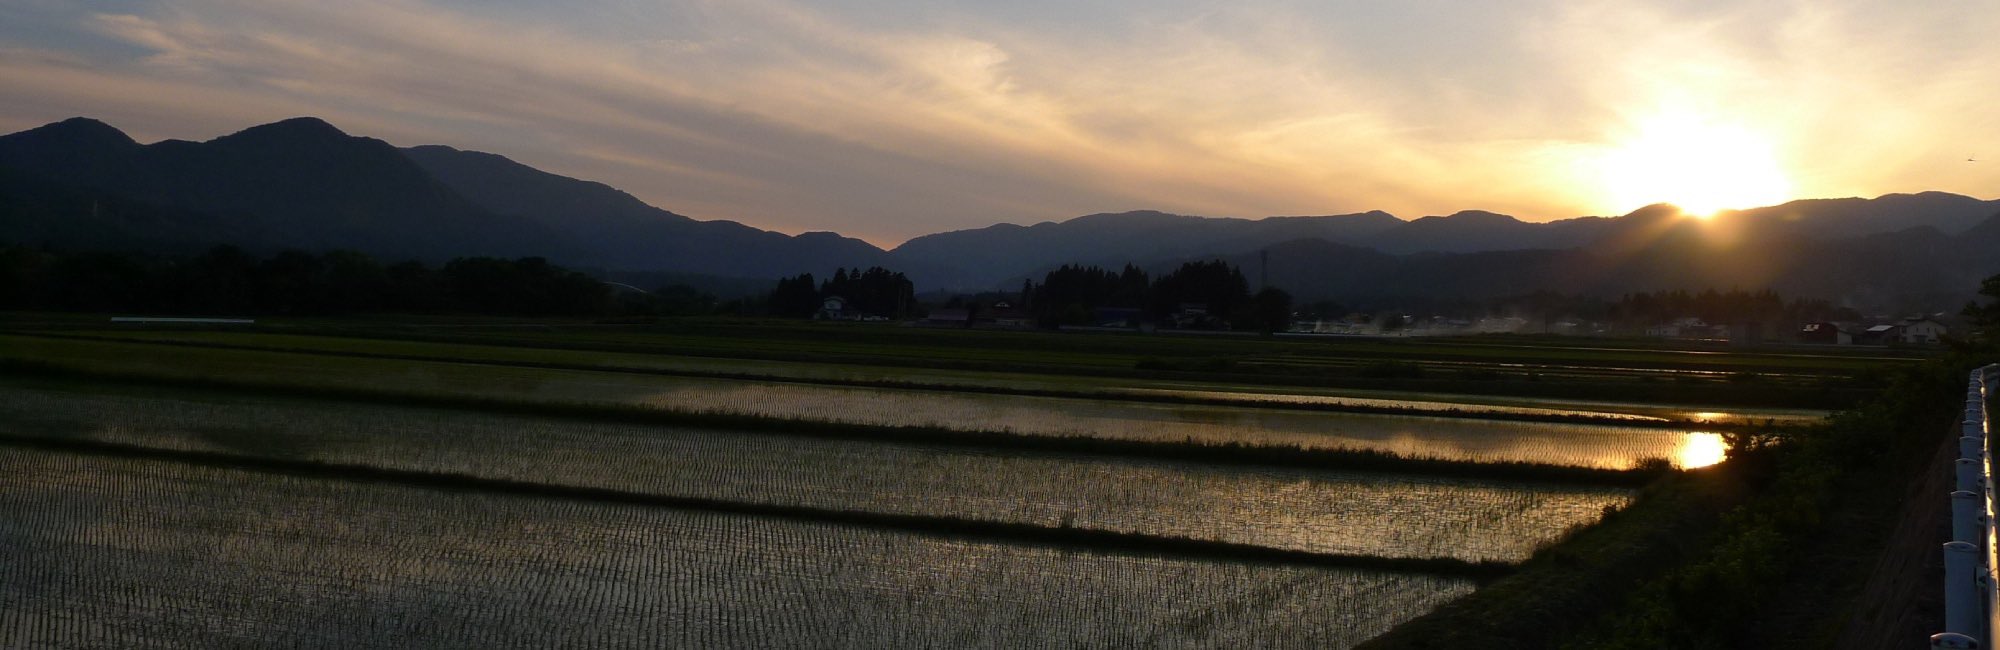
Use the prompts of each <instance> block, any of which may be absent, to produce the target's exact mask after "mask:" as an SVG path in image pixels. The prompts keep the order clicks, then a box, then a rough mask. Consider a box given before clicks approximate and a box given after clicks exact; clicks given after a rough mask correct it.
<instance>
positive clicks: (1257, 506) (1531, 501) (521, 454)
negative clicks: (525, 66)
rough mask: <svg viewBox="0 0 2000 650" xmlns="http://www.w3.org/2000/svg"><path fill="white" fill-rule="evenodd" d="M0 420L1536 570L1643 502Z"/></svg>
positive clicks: (301, 415)
mask: <svg viewBox="0 0 2000 650" xmlns="http://www.w3.org/2000/svg"><path fill="white" fill-rule="evenodd" d="M0 420H4V421H8V422H12V423H14V424H13V426H12V429H13V431H12V432H13V433H15V434H17V435H22V434H27V435H44V436H53V437H75V438H86V439H92V440H100V441H106V442H118V443H124V444H134V445H141V446H147V447H157V448H167V449H177V450H195V451H218V452H228V453H237V454H248V455H255V456H265V457H273V458H281V459H286V460H311V461H320V462H327V463H340V464H356V465H369V466H377V467H385V468H391V469H404V470H414V471H425V472H444V473H455V474H465V475H471V476H478V477H483V478H497V479H508V480H518V481H527V482H534V483H549V484H558V485H569V486H578V487H593V488H608V489H616V490H625V491H632V492H641V493H648V494H661V495H669V496H681V497H694V498H705V499H719V500H727V501H742V502H752V503H769V504H777V505H792V506H808V507H815V508H826V509H834V510H858V511H867V512H884V513H895V514H914V515H928V516H942V517H954V518H965V519H972V520H982V521H1003V522H1010V523H1026V524H1036V525H1044V526H1074V527H1078V528H1085V529H1100V530H1110V531H1117V532H1132V533H1143V534H1149V535H1163V536H1173V537H1186V538H1193V539H1202V540H1212V541H1221V542H1232V543H1243V544H1252V545H1258V546H1266V547H1272V548H1283V549H1292V550H1303V551H1313V552H1323V553H1342V554H1353V555H1371V556H1383V557H1450V558H1456V559H1463V560H1468V561H1486V560H1495V561H1505V562H1517V561H1520V560H1524V559H1526V558H1527V557H1528V556H1529V555H1530V554H1532V553H1533V551H1534V550H1535V549H1536V548H1537V547H1539V546H1541V545H1544V544H1548V543H1551V542H1553V541H1555V540H1557V539H1560V538H1561V537H1562V536H1563V535H1564V534H1565V533H1567V532H1568V531H1569V530H1570V529H1571V528H1573V527H1576V526H1581V525H1586V524H1589V523H1591V522H1594V521H1596V520H1597V518H1598V517H1600V516H1601V515H1602V514H1603V512H1604V510H1605V509H1606V508H1615V507H1622V506H1624V505H1625V504H1627V503H1628V502H1629V501H1630V499H1631V494H1632V493H1631V491H1630V490H1626V489H1620V488H1610V487H1595V486H1577V485H1552V484H1534V483H1524V482H1501V481H1481V480H1465V479H1447V478H1438V477H1427V476H1410V475H1391V474H1376V473H1358V472H1332V471H1324V470H1303V469H1279V468H1247V467H1232V466H1216V465H1203V464H1196V463H1183V462H1166V461H1145V460H1137V459H1107V458H1103V457H1077V456H1066V455H1049V454H1004V453H995V452H990V451H982V450H972V449H964V448H955V447H928V446H923V445H897V444H881V443H871V442H856V441H846V440H825V439H814V438H799V437H793V436H782V435H763V434H746V433H741V432H728V431H715V430H704V429H698V428H686V427H652V426H638V425H620V424H599V423H589V422H576V421H569V420H560V419H547V418H527V417H508V416H494V415H482V414H470V413H464V412H453V411H441V410H432V409H419V408H398V407H382V406H372V405H371V406H358V405H341V404H331V403H316V402H306V401H275V402H274V401H268V400H260V401H245V400H221V399H217V398H215V397H213V396H211V397H207V398H200V397H188V396H157V395H156V396H138V395H100V394H88V393H77V392H71V391H60V390H45V389H31V388H12V389H0Z"/></svg>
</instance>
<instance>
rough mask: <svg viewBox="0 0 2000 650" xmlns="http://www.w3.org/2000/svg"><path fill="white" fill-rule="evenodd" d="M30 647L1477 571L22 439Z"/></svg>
mask: <svg viewBox="0 0 2000 650" xmlns="http://www.w3.org/2000/svg"><path fill="white" fill-rule="evenodd" d="M0 550H4V551H5V552H4V553H0V574H3V575H6V576H8V579H7V580H4V581H0V645H6V646H7V647H74V646H88V647H134V648H143V647H234V646H268V645H295V646H308V647H341V648H367V647H442V648H449V647H465V648H499V647H558V646H560V647H631V646H645V647H750V646H755V647H773V646H776V647H797V646H810V647H1051V646H1064V647H1070V646H1090V647H1107V646H1117V647H1134V646H1148V647H1151V646H1177V647H1181V646H1209V647H1312V648H1338V647H1347V646H1351V645H1353V644H1355V643H1358V642H1359V641H1362V640H1364V639H1366V638H1368V637H1370V636H1373V635H1375V634H1377V633H1380V632H1381V631H1384V630H1386V629H1388V628H1389V627H1390V626H1393V625H1394V624H1396V623H1398V622H1400V621H1402V620H1406V619H1408V618H1410V617H1414V616H1417V615H1419V614H1421V613H1423V612H1424V611H1427V610H1429V609H1431V608H1433V607H1435V606H1436V605H1437V604H1439V603H1442V602H1444V601H1447V600H1449V599H1452V598H1455V597H1457V596H1460V595H1463V594H1465V593H1468V592H1469V591H1470V590H1471V588H1472V585H1471V584H1470V583H1469V582H1468V581H1464V580H1456V579H1449V578H1441V577H1433V576H1421V575H1399V574H1389V573H1380V572H1367V571H1349V570H1325V569H1311V568H1298V567H1273V566H1264V565H1253V564H1234V563H1222V562H1201V561H1188V560H1180V559H1172V558H1158V557H1135V556H1123V555H1100V554H1093V553H1079V552H1070V551H1063V550H1058V549H1046V548H1028V547H1014V546H1009V545H1004V544H991V543H982V542H976V541H966V540H944V539H934V538H926V537H922V536H914V535H906V534H898V533H893V532H884V531H874V530H865V529H854V528H847V527H841V526H835V525H821V524H801V523H793V522H775V521H770V520H761V519H757V518H751V517H737V516H726V515H711V514H701V513H688V512H680V511H674V510H663V509H649V508H638V507H625V506H612V505H601V504H591V503H585V502H575V501H557V500H542V499H532V498H519V497H509V496H498V495H490V494H473V493H452V492H437V491H427V490H417V489H409V488H399V487H391V486H377V485H362V484H351V483H337V482H327V481H319V480H311V479H301V478H295V477H283V476H271V475H262V474H253V473H246V472H239V471H233V470H223V469H211V468H199V467H191V466H185V465H176V464H172V463H160V462H153V461H142V460H125V459H104V458H92V457H83V456H73V455H66V454H52V453H45V452H24V453H10V454H7V455H4V456H0Z"/></svg>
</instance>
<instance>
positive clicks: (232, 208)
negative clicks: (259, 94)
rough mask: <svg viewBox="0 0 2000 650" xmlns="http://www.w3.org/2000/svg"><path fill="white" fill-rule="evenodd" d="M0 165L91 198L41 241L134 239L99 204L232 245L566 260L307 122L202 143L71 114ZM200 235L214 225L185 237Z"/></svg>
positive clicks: (10, 140)
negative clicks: (93, 236)
mask: <svg viewBox="0 0 2000 650" xmlns="http://www.w3.org/2000/svg"><path fill="white" fill-rule="evenodd" d="M0 169H6V170H8V171H9V172H11V173H12V174H14V175H15V177H16V178H17V179H36V180H38V181H39V183H40V187H41V188H42V190H43V191H44V192H53V191H56V188H62V190H61V191H64V192H70V193H72V194H75V195H76V196H77V197H78V198H79V199H80V198H82V197H84V196H88V197H90V198H91V199H92V200H93V201H97V202H98V203H99V204H100V208H99V209H98V210H97V211H96V212H95V213H96V216H95V217H93V216H92V213H91V212H89V211H84V210H83V209H82V208H79V207H76V206H67V207H69V208H70V209H71V210H72V212H71V214H70V215H69V216H68V217H67V219H68V221H69V223H68V224H67V225H68V226H69V227H68V228H66V229H58V230H51V231H46V232H45V234H47V235H49V236H55V234H57V232H58V231H66V232H68V233H69V234H68V235H65V236H64V237H63V238H62V240H60V241H51V242H49V243H60V244H68V245H102V243H101V242H94V241H91V240H90V239H89V237H88V236H87V235H88V233H90V232H91V231H92V230H94V229H96V228H99V227H103V228H104V229H106V230H107V231H110V232H121V231H122V232H126V233H134V234H138V233H142V232H143V231H135V230H131V229H129V228H122V227H119V225H118V224H115V223H110V222H106V223H102V224H97V223H92V222H93V221H101V220H103V219H106V218H108V217H109V216H112V215H107V214H106V213H105V212H103V210H102V208H101V206H102V205H103V204H104V203H107V202H109V203H117V204H124V205H145V206H152V207H154V208H157V209H159V210H164V211H173V212H177V213H180V214H182V215H184V216H187V215H192V214H205V215H208V216H209V217H210V218H207V219H195V218H186V219H183V220H182V221H181V227H182V228H185V229H187V230H186V231H185V232H180V233H172V234H177V235H178V236H177V237H173V238H174V239H178V240H182V241H200V240H204V239H206V240H211V241H213V242H242V241H243V240H244V239H245V238H244V237H243V236H242V235H243V233H244V232H246V231H254V232H255V233H257V236H255V237H254V238H252V242H251V243H253V244H261V245H271V246H294V247H300V248H309V249H330V248H351V249H357V250H363V251H368V252H370V253H375V254H378V255H383V256H386V257H415V258H422V259H440V258H444V257H450V256H453V255H467V254H488V255H530V254H539V255H546V256H548V257H574V256H575V255H576V254H577V250H576V248H575V243H574V242H573V241H572V240H571V239H569V238H568V237H565V236H563V234H562V233H560V232H558V231H555V230H552V229H549V228H547V227H544V226H542V225H540V224H537V223H534V222H532V221H529V220H527V219H522V218H519V217H507V216H499V215H494V214H491V213H489V212H487V211H485V210H481V209H480V208H479V207H478V206H475V205H473V204H472V203H471V202H470V201H467V200H465V198H464V197H461V196H459V195H458V193H456V192H454V191H452V190H451V189H450V188H448V187H446V186H445V185H444V184H443V183H441V182H439V181H438V180H437V179H435V178H433V177H432V176H431V175H430V174H429V173H427V172H425V171H424V170H423V169H422V168H420V167H418V166H417V165H416V163H413V162H411V161H410V159H409V158H407V157H405V156H404V155H403V154H402V152H400V151H397V150H396V148H395V147H391V146H389V145H388V144H387V143H384V142H382V141H380V140H374V139H369V138H358V137H353V136H349V135H347V134H345V133H342V132H341V131H340V130H339V129H336V128H334V127H333V126H332V125H330V124H327V123H325V122H322V121H319V120H316V119H312V118H298V119H292V120H285V121H283V122H278V123H275V124H266V125H263V126H258V127H253V128H250V129H246V130H244V131H241V132H238V133H235V134H232V135H227V136H223V137H220V138H216V139H214V140H210V141H208V142H200V143H196V142H185V141H180V140H168V141H164V142H159V143H155V144H150V145H141V144H138V143H136V142H133V141H132V139H131V138H129V137H126V135H125V134H124V133H122V132H119V131H118V130H117V129H114V128H111V127H110V126H109V125H106V124H104V123H102V122H98V121H95V120H89V119H83V118H77V119H71V120H66V121H63V122H58V123H55V124H50V125H48V126H44V127H41V128H37V129H33V130H29V131H23V132H20V133H15V134H12V135H7V136H0ZM10 196H19V195H10ZM13 200H20V199H13ZM58 207H61V206H58ZM51 218H53V215H51ZM225 224H227V225H225ZM209 227H213V228H217V229H218V230H217V231H216V232H213V233H202V232H200V231H199V230H197V229H199V228H209ZM152 234H158V235H160V236H163V237H166V236H170V235H171V234H169V233H152ZM78 235H85V236H83V237H82V239H83V240H82V241H75V240H74V239H75V238H76V237H77V236H78ZM10 238H11V237H10ZM23 243H42V242H38V241H31V240H23Z"/></svg>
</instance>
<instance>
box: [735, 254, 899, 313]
mask: <svg viewBox="0 0 2000 650" xmlns="http://www.w3.org/2000/svg"><path fill="white" fill-rule="evenodd" d="M829 298H840V299H841V300H843V301H845V302H846V306H845V311H846V312H847V314H851V315H867V316H879V317H882V318H893V319H898V320H901V319H905V318H909V317H911V316H912V315H914V314H916V312H917V286H916V284H915V283H912V282H911V281H910V279H909V278H908V277H906V276H904V275H903V274H902V273H899V272H896V271H891V270H889V269H885V268H882V267H879V266H873V267H869V268H868V269H867V270H862V269H859V268H857V269H855V270H854V272H853V273H848V272H847V269H846V268H844V267H843V268H839V269H835V270H834V272H833V277H831V278H827V280H826V281H825V282H821V283H819V284H817V285H815V284H814V283H813V274H811V273H802V274H799V275H797V276H794V277H788V278H783V279H780V280H778V286H777V287H776V288H774V289H772V290H771V294H770V296H769V298H768V299H767V300H766V301H765V302H766V306H767V309H768V310H769V312H770V314H771V315H772V316H777V317H780V318H812V317H813V316H815V315H818V314H820V312H821V310H822V309H823V307H824V306H825V304H826V300H827V299H829Z"/></svg>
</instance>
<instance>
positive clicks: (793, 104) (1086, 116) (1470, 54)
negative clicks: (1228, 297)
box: [0, 0, 2000, 243]
mask: <svg viewBox="0 0 2000 650" xmlns="http://www.w3.org/2000/svg"><path fill="white" fill-rule="evenodd" d="M1374 5H1375V3H1360V4H1356V5H1351V6H1346V5H1327V4H1325V3H1298V4H1288V3H1282V2H1275V3H1248V4H1240V5H1233V6H1230V7H1229V8H1225V9H1213V8H1201V7H1188V6H1176V5H1175V4H1174V3H1149V4H1133V5H1127V6H1124V7H1123V9H1124V10H1123V11H1119V12H1104V13H1098V14H1093V15H1091V16H1088V17H1084V16H1079V19H1085V18H1087V19H1088V20H1090V21H1093V22H1090V23H1088V24H1083V25H1078V26H1076V27H1074V28H1069V29H1062V30H1057V31H1053V32H1052V31H1049V30H1048V29H1046V28H1045V27H1046V25H1040V24H1035V25H1030V24H1028V23H1027V22H1025V21H1023V20H1021V19H1020V17H1019V16H1009V15H1007V14H1006V13H1005V12H1004V11H1003V10H999V9H994V8H992V7H991V6H986V5H964V6H956V5H952V4H949V3H942V4H940V3H929V4H926V5H924V7H923V9H924V10H923V11H921V12H919V11H914V10H912V11H909V12H907V13H897V14H895V16H896V18H897V19H896V20H883V19H881V18H882V17H883V16H884V15H886V14H863V13H855V12H853V11H848V12H843V11H835V10H822V9H814V8H811V7H809V6H807V5H804V4H797V3H788V2H782V1H778V0H734V1H730V2H707V1H690V2H677V3H637V2H634V3H618V2H613V1H610V0H605V1H602V2H584V3H567V4H564V5H562V6H560V7H552V8H550V9H537V8H533V7H532V6H529V7H513V8H504V9H498V8H488V7H483V6H481V4H480V3H456V4H453V3H444V2H424V1H420V0H357V1H355V2H343V3H308V2H294V1H283V0H279V1H273V0H257V1H252V0H184V1H176V2H158V3H141V4H139V5H138V6H137V7H136V8H135V7H132V6H130V5H127V6H125V7H123V8H120V9H115V10H101V11H84V12H71V13H67V14H65V13H60V12H55V13H51V14H50V15H49V16H48V17H47V19H48V20H50V21H69V22H70V23H72V24H69V25H68V26H67V27H68V28H70V29H75V30H77V31H78V32H79V33H81V34H85V35H88V36H91V37H92V38H94V39H96V40H97V41H98V42H97V43H85V42H83V39H77V41H76V44H75V45H74V46H69V47H66V46H63V45H62V44H60V43H55V44H51V43H48V42H38V43H35V44H32V45H31V46H21V47H15V48H13V49H10V50H4V51H0V83H4V84H5V85H6V86H7V87H8V88H10V91H9V92H8V93H6V94H5V96H4V97H0V126H6V127H12V128H21V127H25V126H32V125H33V124H35V123H39V122H44V121H49V120H53V119H59V118H61V117H66V116H68V115H70V114H91V115H98V116H102V117H105V118H107V119H108V120H110V121H112V122H113V123H115V124H118V125H120V126H124V127H128V128H131V129H133V130H134V131H135V132H137V134H138V135H141V136H142V137H143V136H152V137H184V138H190V137H211V136H213V135H217V134H219V133H221V132H225V131H228V130H233V129H235V128H241V127H243V126H247V125H249V124H252V123H256V122H261V121H268V120H272V119H277V118H282V117H288V116H292V115H298V114H313V115H320V116H324V117H327V118H329V119H331V120H333V121H334V122H335V123H336V124H339V125H341V126H343V127H345V128H348V129H349V130H351V131H355V132H358V133H363V134H367V135H374V136H378V137H384V138H387V139H390V140H392V141H396V142H398V143H401V144H416V143H428V142H437V143H444V144H451V145H454V146H460V147H465V148H474V149H482V150H488V151H495V152H498V153H504V154H507V155H510V156H512V157H515V158H517V159H520V160H522V161H524V162H528V163H529V164H533V165H536V166H540V167H543V168H546V169H550V170H553V171H557V172H560V173H567V174H571V175H577V176H582V177H587V178H591V179H594V180H601V181H604V182H607V183H610V184H612V185H616V186H618V187H621V188H624V189H627V190H630V191H632V192H634V193H635V194H638V195H640V196H641V197H642V198H645V199H647V200H649V201H652V202H654V203H656V204H659V205H661V206H662V207H666V208H669V209H673V210H676V211H680V212H684V213H688V214H691V215H693V216H697V217H701V218H730V219H737V220H741V221H745V222H748V223H753V224H757V225H762V226H766V227H773V228H778V229H782V230H789V231H798V230H808V229H838V230H841V231H843V232H847V233H851V234H857V235H861V236H865V237H870V238H872V239H875V240H877V241H878V242H882V243H894V242H895V241H899V240H900V239H902V238H905V237H908V236H911V235H915V234H921V233H924V232H931V231H936V230H942V229H951V228H962V227H976V226H980V225H984V224H986V223H990V222H993V221H1000V220H1007V221H1017V222H1032V221H1038V220H1042V219H1051V218H1062V217H1067V216H1072V215H1075V214H1080V213H1083V212H1088V211H1097V210H1117V209H1129V208H1138V207H1158V208H1164V209H1171V210H1181V211H1189V212H1198V213H1206V214H1232V215H1243V216H1257V215H1263V214H1304V213H1328V212H1341V211H1357V210H1364V209H1372V208H1384V209H1389V210H1392V211H1395V212H1398V213H1400V214H1405V215H1408V216H1416V215H1420V214H1437V213H1444V212H1448V211H1451V210H1456V209H1460V208H1471V207H1479V208H1487V209H1498V210H1503V211H1510V212H1514V213H1517V214H1521V215H1522V216H1525V217H1531V218H1550V217H1560V216H1572V215H1575V214H1583V213H1606V212H1613V211H1622V210H1625V209H1630V208H1632V207H1636V206H1623V205H1606V204H1605V199H1604V197H1603V195H1602V194H1601V193H1600V192H1598V191H1596V189H1595V188H1593V187H1590V186H1589V185H1590V183H1591V182H1592V181H1591V180H1590V171H1591V170H1590V169H1589V167H1590V165H1591V161H1593V160H1595V159H1596V157H1598V156H1601V155H1602V154H1603V153H1604V151H1606V150H1608V149H1610V148H1612V147H1615V146H1616V144H1617V139H1618V138H1619V137H1621V129H1623V128H1627V126H1628V125H1629V124H1630V123H1631V122H1632V121H1633V120H1636V119H1638V118H1639V117H1641V116H1643V115H1644V114H1645V113H1646V112H1648V111H1657V110H1667V109H1673V110H1681V109H1685V110H1700V111H1707V112H1710V113H1715V114H1719V115H1726V116H1729V119H1731V120H1735V121H1738V122H1741V123H1744V124H1747V125H1750V126H1753V127H1755V128H1757V129H1761V130H1763V131H1764V132H1767V133H1769V134H1772V135H1771V137H1773V138H1774V139H1776V140H1778V141H1780V142H1781V143H1782V146H1783V153H1784V155H1785V157H1786V160H1787V162H1788V163H1789V164H1790V165H1791V166H1792V167H1793V169H1794V170H1795V172H1796V173H1797V174H1798V175H1799V176H1800V178H1799V179H1797V185H1798V187H1799V189H1800V191H1801V192H1804V193H1809V194H1815V195H1824V194H1861V193H1875V192H1885V191H1899V190H1914V189H1924V188H1933V187H1935V188H1941V189H1953V190H1958V191H1968V192H1974V193H1977V192H1978V191H1979V190H1980V189H1982V188H1981V187H1980V183H1982V182H1987V183H1990V181H1991V180H1993V179H1992V177H1990V176H1989V177H1985V178H1984V179H1983V180H1982V179H1981V178H1980V177H1978V176H1976V175H1972V172H1969V171H1965V170H1962V169H1961V167H1963V166H1962V165H1960V166H1957V167H1951V166H1940V165H1938V164H1936V162H1935V161H1936V157H1937V154H1938V151H1937V150H1938V149H1940V148H1944V147H1950V148H1965V147H1967V146H1972V147H1975V148H1976V146H1977V143H1975V142H1969V141H1968V140H1969V139H1970V138H1972V137H1973V136H1972V135H1970V134H1972V133H1975V132H1977V133H1979V134H1980V136H1981V137H1983V134H1985V133H1991V132H1993V129H1992V126H1994V125H1993V124H1992V118H1986V117H1981V116H1982V115H1987V114H1990V111H1989V112H1977V113H1975V112H1969V111H1967V109H1971V108H1974V107H1977V106H1979V105H1982V104H1985V105H1990V104H1991V103H1992V100H1994V99H1996V97H1994V96H1993V94H1994V92H1995V91H1993V90H1992V89H1993V88H1995V87H1996V84H1995V83H1994V82H1995V81H2000V80H1996V79H1995V77H1994V74H1995V73H1993V72H1991V71H1989V70H1988V68H1990V66H1980V65H1977V63H1976V61H1978V60H1980V58H1981V57H1983V58H1984V60H1989V61H1990V60H1992V55H1993V54H1995V53H1996V52H1995V51H1994V48H1993V46H1989V45H1985V44H1984V40H1985V39H1981V38H1976V37H1974V36H1973V34H1974V32H1975V31H1977V30H1979V29H1980V28H1981V27H1982V26H1983V27H1984V28H1987V29H1990V28H1991V27H1994V26H1996V25H1995V23H1996V22H2000V18H1994V17H1975V18H1970V19H1966V18H1965V17H1954V16H1951V15H1949V12H1947V11H1945V10H1925V9H1906V10H1899V11H1900V13H1899V14H1898V18H1899V19H1901V20H1900V22H1891V23H1889V24H1887V25H1885V24H1884V21H1882V20H1880V18H1879V16H1875V15H1873V14H1869V13H1862V12H1861V11H1860V10H1859V9H1854V8H1843V7H1842V6H1839V5H1836V4H1833V3H1810V4H1806V3H1800V4H1785V5H1776V4H1773V5H1761V6H1759V7H1757V8H1753V9H1738V8H1731V7H1728V6H1719V7H1718V8H1711V9H1689V8H1687V7H1688V6H1687V5H1685V4H1676V5H1674V7H1676V8H1674V9H1668V8H1658V7H1656V8H1646V7H1643V6H1635V5H1631V4H1629V3H1601V4H1591V3H1583V4H1579V3H1568V2H1561V3H1558V2H1553V1H1551V2H1547V3H1544V4H1543V5H1542V6H1529V7H1525V8H1521V9H1501V8H1499V5H1495V6H1483V5H1479V6H1466V7H1458V6H1457V5H1452V6H1443V5H1440V6H1431V5H1429V4H1428V3H1409V4H1408V5H1407V6H1398V7H1397V8H1383V7H1377V6H1374ZM1507 6H1509V7H1511V6H1512V5H1507ZM1875 11H1879V10H1875ZM1989 13H1991V12H1989ZM871 18H872V20H871ZM1380 30H1396V32H1397V33H1395V34H1388V35H1385V34H1381V33H1378V32H1379V31H1380ZM1959 36H1963V37H1964V40H1963V41H1962V42H1960V41H1953V42H1951V43H1937V42H1935V41H1937V40H1939V39H1945V38H1957V37H1959ZM103 43H112V44H115V45H116V46H117V47H116V48H111V47H105V46H104V45H103ZM1673 107H1680V108H1673ZM1981 128H1983V129H1984V130H1983V131H1979V130H1978V129H1981ZM1954 133H1957V134H1956V135H1955V134H1954ZM1966 153H1969V152H1966ZM1995 155H1996V157H2000V154H1995ZM1963 157H1964V156H1963V155H1962V154H1960V155H1957V156H1956V157H1955V158H1953V160H1954V161H1958V160H1962V159H1963ZM1663 198H1666V197H1663Z"/></svg>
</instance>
